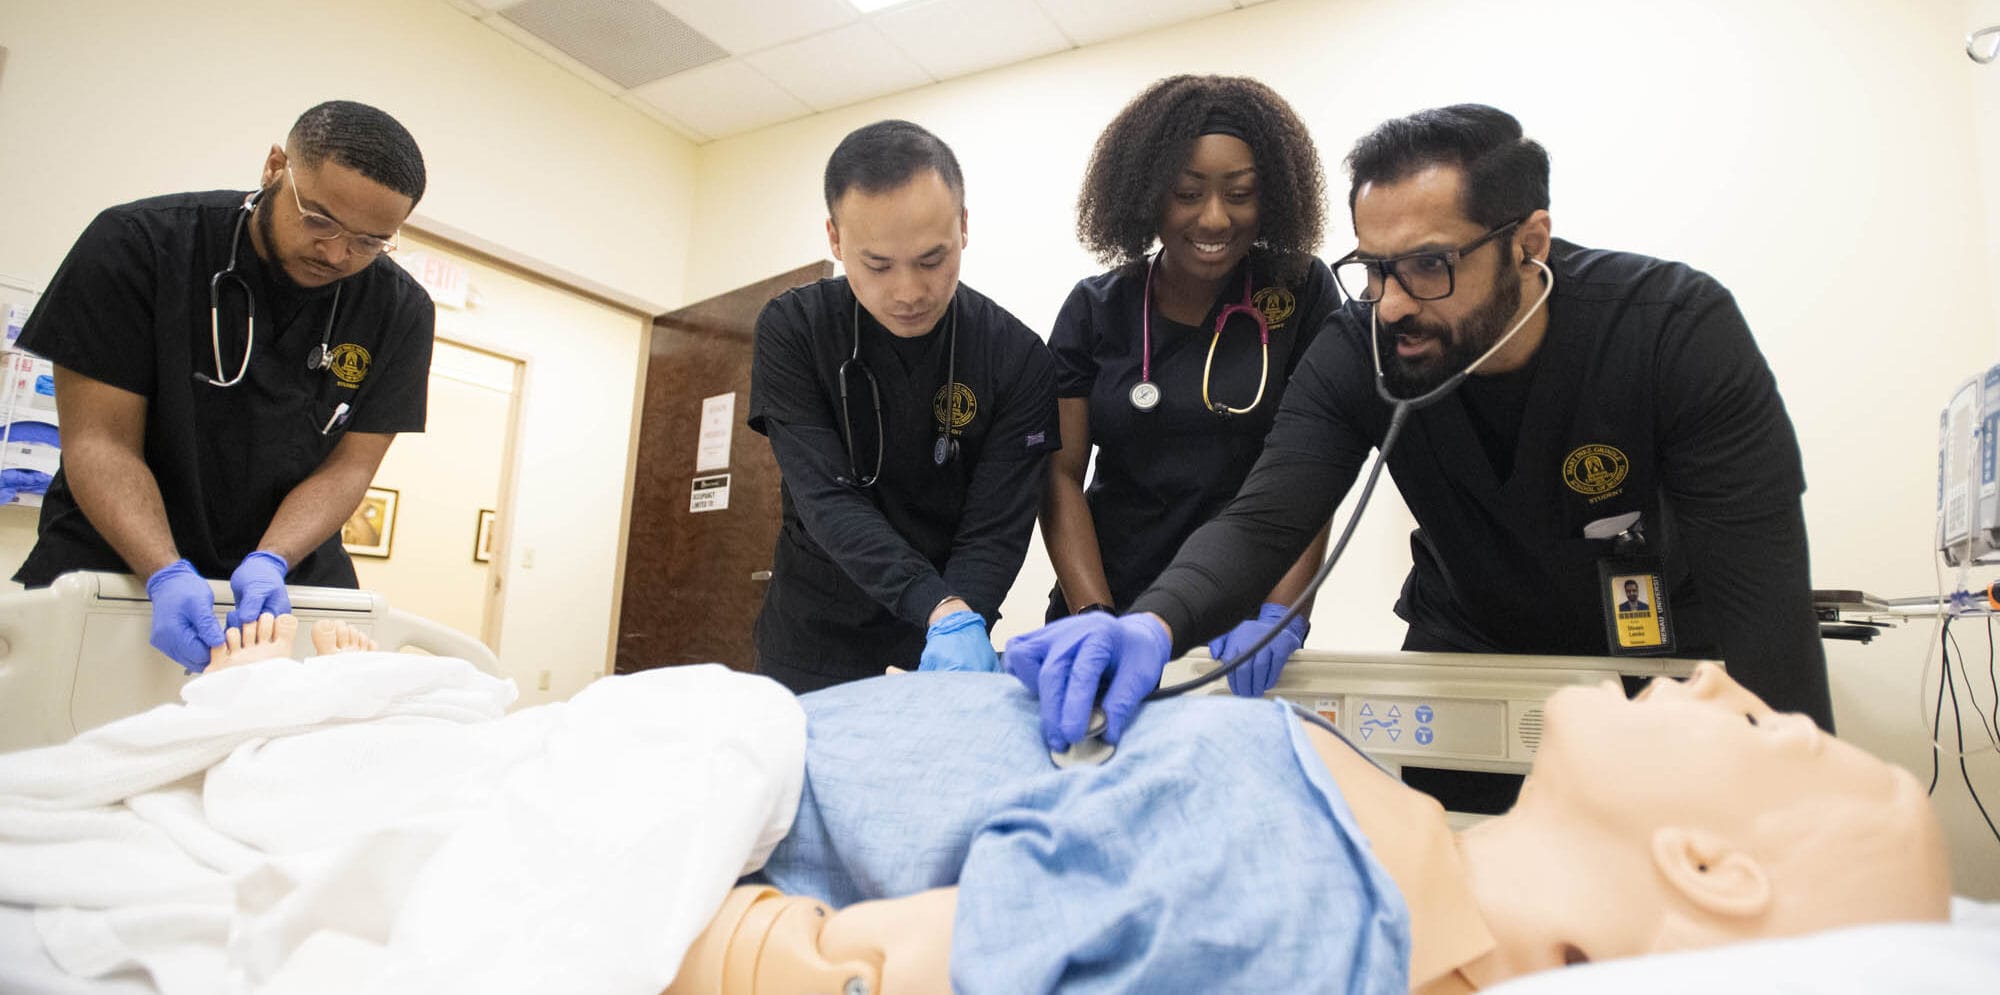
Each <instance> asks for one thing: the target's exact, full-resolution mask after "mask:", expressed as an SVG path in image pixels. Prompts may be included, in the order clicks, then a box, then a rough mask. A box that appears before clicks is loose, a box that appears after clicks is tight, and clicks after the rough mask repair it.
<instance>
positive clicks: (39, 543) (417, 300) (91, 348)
mask: <svg viewBox="0 0 2000 995" xmlns="http://www.w3.org/2000/svg"><path fill="white" fill-rule="evenodd" d="M424 179H425V177H424V160H423V154H422V153H421V152H420V151H419V150H418V148H417V143H416V140H415V139H414V138H412V137H411V136H410V133H409V131H408V130H406V129H405V128H404V127H403V126H402V125H401V124H399V123H397V122H396V120H395V119H394V118H392V117H390V116H389V115H388V114H385V113H383V112H382V111H380V110H377V109H375V108H373V107H369V106H366V105H363V104H357V103H352V102H349V101H330V102H328V103H323V104H320V105H319V106H316V107H314V108H312V109H311V110H308V111H306V112H305V113H304V114H303V115H301V116H300V117H299V119H298V121H297V123H295V124H294V125H293V126H292V130H291V133H290V134H289V135H288V136H287V138H286V140H285V142H284V144H283V145H273V146H271V150H270V152H269V153H267V154H266V155H265V157H264V162H263V169H262V175H261V177H260V180H259V185H258V189H257V190H255V191H248V192H246V191H241V190H217V191H210V192H204V193H183V194H171V195H168V196H163V197H152V198H148V199H145V200H139V201H134V202H132V203H129V204H121V205H119V206H117V207H112V208H108V209H106V210H105V211H103V212H102V213H100V214H99V215H98V216H97V218H96V220H94V221H92V222H91V223H90V225H89V226H88V227H87V228H85V229H84V231H83V234H82V235H81V236H79V237H78V239H77V241H76V244H75V245H74V246H73V247H72V248H71V249H70V252H69V255H68V256H67V257H66V258H65V259H64V260H63V262H62V265H61V267H60V268H58V269H57V271H56V274H55V277H54V278H53V279H52V280H51V281H50V282H49V285H48V289H47V291H46V292H45V293H44V294H43V295H42V297H41V299H40V301H38V302H37V304H36V306H35V309H34V311H33V313H32V314H31V315H30V317H29V319H28V321H27V323H26V325H25V326H24V327H23V329H22V331H21V338H20V347H21V348H22V349H24V350H27V351H29V352H32V353H34V354H36V355H39V356H42V357H44V358H47V359H48V360H50V361H51V362H53V364H54V365H55V376H54V385H53V387H54V391H55V403H56V412H57V417H58V419H59V420H60V421H61V443H62V463H61V467H60V468H59V469H58V470H57V471H56V473H55V476H54V478H53V480H51V481H50V482H49V485H48V493H47V496H46V498H45V500H44V501H43V504H42V513H41V521H40V525H39V528H38V534H37V539H36V543H35V548H34V549H33V550H32V551H31V552H30V553H29V554H28V558H27V560H26V562H24V563H23V564H22V565H21V568H20V570H19V571H18V572H16V573H15V575H14V579H15V580H16V581H18V582H20V583H22V584H25V585H27V586H28V587H31V588H32V587H44V586H47V585H49V584H51V583H53V582H54V581H55V579H56V578H57V577H58V576H60V575H62V574H65V573H69V572H71V571H76V570H106V571H117V572H123V571H127V570H130V571H131V572H133V573H135V574H137V575H138V576H140V577H145V578H148V579H147V583H146V589H147V592H148V594H149V595H150V596H151V598H152V602H153V622H152V625H153V636H152V643H153V646H154V647H156V648H157V649H159V650H160V651H161V652H162V653H164V654H165V655H166V656H167V657H169V658H170V659H172V660H173V661H174V662H176V663H179V664H181V665H182V666H184V667H187V668H189V669H191V670H199V669H201V668H202V667H203V666H205V665H206V663H207V661H208V659H209V650H210V648H211V647H215V646H219V645H221V644H222V642H223V634H222V626H221V625H220V624H218V622H217V620H216V617H215V599H214V596H213V594H212V593H211V591H210V588H209V585H208V582H207V581H206V580H204V579H203V578H205V577H215V578H222V577H227V578H229V583H230V587H231V589H232V591H233V593H234V595H235V601H236V607H235V609H234V610H233V611H231V612H230V613H229V623H230V624H231V625H234V624H237V620H238V618H239V617H241V618H243V619H248V620H253V621H254V620H255V619H256V618H257V616H258V615H260V614H262V613H267V612H268V613H271V614H276V615H282V614H285V613H287V612H289V611H290V608H291V603H290V599H289V597H288V596H287V594H286V589H285V585H286V583H287V582H290V583H296V584H308V585H317V586H327V587H355V586H356V578H355V574H354V565H353V563H352V562H351V561H349V559H348V557H347V553H346V552H345V551H344V550H343V549H342V548H341V546H340V536H339V532H340V525H341V523H342V522H344V521H345V520H346V519H347V518H348V516H349V515H350V514H352V513H353V511H354V509H355V508H356V507H357V506H358V505H359V504H360V503H361V498H362V495H363V493H364V492H365V491H366V489H367V487H368V483H369V481H370V480H371V479H372V478H373V477H374V475H375V469H376V467H377V466H379V465H380V464H381V462H382V457H383V454H385V453H386V452H388V449H389V443H390V442H391V441H392V440H394V438H395V437H396V434H397V433H399V432H420V431H422V430H423V427H424V412H425V404H426V392H427V385H428V383H429V376H430V357H431V335H432V326H433V322H434V319H435V313H434V310H433V308H432V305H431V301H430V298H429V297H428V296H427V295H426V294H425V292H424V290H423V288H422V287H420V286H419V285H418V284H417V282H416V280H414V279H413V278H411V277H410V276H409V275H408V274H407V273H405V272H404V271H403V269H402V267H400V266H397V265H395V264H394V263H392V262H390V261H389V260H388V258H387V254H388V253H389V252H390V251H391V250H393V249H394V248H395V238H396V232H397V230H398V229H399V228H401V227H402V225H403V222H404V221H405V220H406V219H407V218H408V217H409V216H410V211H411V210H412V209H414V208H415V207H416V204H417V201H418V200H419V199H420V198H421V197H422V196H423V192H424Z"/></svg>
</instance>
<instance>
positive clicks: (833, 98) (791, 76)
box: [744, 22, 931, 111]
mask: <svg viewBox="0 0 2000 995" xmlns="http://www.w3.org/2000/svg"><path fill="white" fill-rule="evenodd" d="M744 58H745V59H746V60H747V61H748V62H749V63H750V64H751V65H752V66H755V67H757V71H758V72H761V73H763V74H764V75H765V76H767V77H769V78H770V79H771V80H773V81H775V82H776V83H777V84H778V85H779V86H782V87H784V88H785V89H787V90H789V91H791V92H792V93H794V94H797V95H798V97H799V99H801V100H803V101H805V102H806V103H808V104H810V105H812V108H813V110H816V111H824V110H832V109H833V108H835V107H845V106H847V105H848V104H852V103H859V102H860V101H863V100H867V99H868V98H869V97H879V96H881V95H883V94H885V93H895V92H897V91H898V90H909V89H914V88H916V87H919V86H923V85H924V84H926V83H929V82H931V78H930V75H929V74H928V73H925V72H924V69H923V67H922V66H919V65H917V64H916V62H914V61H913V60H911V59H910V58H909V57H908V56H906V55H904V54H903V53H902V52H900V51H897V49H896V46H894V45H891V44H889V39H887V38H884V37H882V33H881V32H880V31H878V30H876V28H875V26H874V25H872V24H868V23H865V22H863V23H856V24H850V25H848V26H847V27H844V28H838V29H835V30H833V31H828V32H826V33H825V34H818V35H814V36H812V37H810V38H804V39H800V40H799V41H795V42H792V43H791V44H789V45H780V46H778V47H777V48H772V49H766V50H764V51H762V52H758V53H756V54H755V55H748V56H745V57H744Z"/></svg>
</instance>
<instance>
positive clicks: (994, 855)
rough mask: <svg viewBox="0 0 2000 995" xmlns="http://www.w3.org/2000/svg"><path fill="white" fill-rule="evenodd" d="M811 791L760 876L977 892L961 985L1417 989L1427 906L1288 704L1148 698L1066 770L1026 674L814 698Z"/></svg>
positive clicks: (957, 935)
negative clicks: (1402, 884)
mask: <svg viewBox="0 0 2000 995" xmlns="http://www.w3.org/2000/svg"><path fill="white" fill-rule="evenodd" d="M799 700H800V703H801V704H802V705H804V706H805V710H806V716H807V747H806V782H805V790H804V792H803V794H802V795H801V797H800V800H799V812H798V818H797V821H796V822H795V823H794V824H793V827H792V832H791V835H790V836H788V837H787V838H786V839H785V841H784V842H783V843H782V844H780V845H779V846H778V848H777V850H776V851H775V852H774V853H772V855H771V858H770V860H769V862H768V863H767V864H766V865H765V867H764V869H763V871H762V872H761V873H760V874H759V875H757V878H758V879H760V880H766V881H769V882H770V883H771V884H773V885H775V886H777V887H778V888H780V889H781V890H783V891H786V892H791V893H794V894H804V895H811V896H814V897H817V898H819V899H821V900H823V901H826V902H827V903H829V904H832V905H835V906H844V905H847V904H849V903H852V902H857V901H862V900H865V899H872V898H892V897H897V896H902V895H908V894H912V893H915V892H918V891H922V890H925V889H928V888H935V887H942V886H947V885H953V884H956V885H959V886H960V892H959V900H958V914H957V920H956V922H955V924H954V932H953V935H952V951H951V972H952V982H953V986H954V987H955V988H956V989H957V990H958V991H961V992H972V993H977V992H1003V993H1008V995H1018V993H1025V992H1042V991H1055V990H1061V991H1064V992H1138V991H1200V992H1308V991H1323V992H1357V993H1359V992H1394V993H1398V995H1401V993H1405V992H1407V991H1408V990H1409V980H1408V969H1409V914H1408V911H1407V910H1406V908H1405V907H1404V904H1403V899H1402V896H1401V894H1400V893H1398V891H1397V890H1396V886H1395V883H1394V882H1393V881H1392V880H1391V879H1390V878H1389V876H1388V874H1387V873H1386V872H1384V871H1383V869H1382V868H1381V866H1380V865H1379V864H1378V863H1377V862H1376V861H1375V859H1374V858H1373V857H1372V856H1371V855H1370V853H1369V848H1368V844H1367V842H1366V840H1365V839H1363V837H1362V836H1361V833H1360V830H1359V829H1358V828H1357V827H1356V825H1355V823H1354V819H1353V816H1352V814H1351V813H1350V812H1349V811H1348V809H1347V806H1346V803H1345V802H1343V801H1342V800H1341V796H1340V792H1339V789H1338V787H1337V786H1336V785H1335V784H1334V782H1333V779H1332V777H1331V776H1330V775H1328V773H1327V771H1326V768H1325V766H1324V764H1322V763H1321V762H1320V760H1319V759H1318V756H1317V755H1316V754H1315V753H1314V751H1313V749H1312V746H1311V744H1310V743H1309V742H1308V741H1307V739H1306V738H1305V734H1304V730H1303V728H1302V727H1301V725H1300V721H1299V719H1298V718H1297V717H1295V716H1294V715H1293V714H1292V713H1291V711H1290V710H1289V709H1288V708H1286V707H1285V706H1284V705H1282V704H1279V703H1277V702H1270V701H1246V700H1241V699H1235V698H1219V697H1216V698H1211V697H1200V698H1177V699H1172V700H1168V701H1161V702H1155V703H1152V704H1149V705H1147V706H1146V707H1145V709H1144V710H1143V711H1142V712H1141V714H1140V716H1139V718H1138V719H1137V720H1136V721H1135V722H1134V723H1133V725H1132V727H1131V729H1130V730H1129V731H1128V732H1127V733H1126V735H1125V739H1124V742H1123V743H1122V744H1120V746H1119V749H1118V754H1117V756H1115V757H1114V758H1112V760H1111V761H1110V762H1109V763H1107V764H1105V765H1104V766H1102V767H1092V768H1072V769H1069V770H1057V769H1056V768H1055V767H1054V766H1052V765H1051V764H1050V762H1049V755H1048V751H1047V748H1046V747H1044V746H1043V745H1042V742H1041V737H1040V733H1039V731H1038V729H1039V727H1038V725H1037V718H1036V710H1035V703H1034V700H1033V698H1032V697H1030V696H1029V695H1028V694H1027V692H1026V691H1025V689H1023V688H1022V687H1021V686H1020V684H1019V683H1017V682H1016V681H1015V680H1014V679H1012V678H1011V677H1007V676H1004V675H996V674H969V673H935V674H933V673H925V674H912V675H900V676H893V677H886V678H875V679H872V680H867V681H860V682H856V683H852V684H845V685H840V686H837V687H834V688H830V689H827V690H825V691H818V692H814V693H812V694H808V695H804V696H802V697H801V698H800V699H799Z"/></svg>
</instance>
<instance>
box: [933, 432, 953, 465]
mask: <svg viewBox="0 0 2000 995" xmlns="http://www.w3.org/2000/svg"><path fill="white" fill-rule="evenodd" d="M950 458H951V439H950V438H949V437H947V436H943V435H940V436H938V438H937V443H936V444H935V445H933V446H931V462H933V463H936V464H937V465H939V466H943V465H944V461H945V460H948V459H950Z"/></svg>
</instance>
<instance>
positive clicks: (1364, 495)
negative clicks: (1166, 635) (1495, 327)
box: [1145, 256, 1556, 701]
mask: <svg viewBox="0 0 2000 995" xmlns="http://www.w3.org/2000/svg"><path fill="white" fill-rule="evenodd" d="M1528 261H1529V262H1531V263H1534V264H1535V265H1536V266H1540V267H1541V268H1542V277H1543V286H1542V295H1541V296H1540V297H1537V298H1535V306H1534V307H1531V308H1529V309H1528V313H1526V314H1524V315H1522V316H1521V317H1520V319H1519V320H1517V321H1515V322H1514V327H1513V328H1510V329H1508V330H1507V334H1505V335H1502V336H1500V340H1499V341H1497V342H1495V343H1493V347H1492V348H1490V349H1488V350H1486V351H1485V352H1484V353H1481V354H1480V356H1479V358H1478V359H1475V360H1473V361H1472V362H1471V363H1470V364H1467V366H1466V367H1465V369H1463V370H1460V371H1458V372H1457V373H1455V374H1453V375H1452V376H1451V378H1450V379H1448V380H1446V381H1445V382H1444V383H1441V384H1439V385H1437V386H1436V387H1434V388H1432V389H1430V390H1428V391H1425V392H1424V393H1423V394H1420V395H1418V396H1416V397H1413V398H1407V399H1405V398H1399V397H1397V396H1395V395H1394V394H1391V393H1389V388H1388V385H1387V384H1386V383H1385V381H1384V378H1383V376H1382V350H1381V348H1380V346H1378V345H1377V343H1376V340H1377V338H1378V335H1377V326H1376V321H1375V307H1374V305H1372V304H1371V305H1369V307H1368V349H1369V351H1370V352H1373V353H1374V354H1375V392H1376V393H1377V394H1379V395H1381V397H1382V399H1383V400H1385V401H1387V402H1389V403H1390V404H1392V405H1394V406H1395V408H1394V410H1393V411H1391V412H1390V414H1389V428H1388V430H1387V431H1385V432H1383V433H1382V444H1381V445H1380V446H1377V447H1376V448H1375V465H1373V466H1371V467H1369V468H1368V482H1367V483H1366V484H1364V485H1362V488H1361V498H1360V500H1358V501H1356V502H1355V505H1354V512H1353V514H1350V515H1348V516H1347V527H1346V528H1343V529H1342V530H1341V532H1340V539H1339V541H1337V542H1335V543H1334V544H1333V550H1332V551H1331V552H1329V553H1327V554H1326V562H1325V563H1322V564H1320V568H1319V571H1318V572H1316V573H1314V574H1313V576H1312V580H1310V581H1308V582H1307V583H1306V587H1305V590H1304V591H1301V592H1300V593H1299V596H1298V597H1296V598H1293V599H1292V605H1291V607H1290V608H1289V609H1288V610H1287V611H1286V612H1285V614H1284V616H1283V617H1282V618H1280V619H1278V621H1277V622H1276V624H1274V625H1272V626H1271V628H1270V629H1269V631H1267V632H1265V633H1264V638H1262V639H1259V640H1257V642H1256V644H1255V645H1253V646H1251V647H1250V648H1249V649H1246V650H1244V651H1243V652H1242V653H1240V654H1238V655H1237V656H1236V657H1235V658H1234V659H1232V660H1229V661H1227V662H1225V663H1223V664H1222V666H1220V667H1217V668H1215V669H1214V670H1211V671H1209V672H1208V673H1206V674H1203V675H1201V676H1200V677H1196V678H1194V679H1193V680H1189V681H1183V682H1181V683H1179V684H1174V685H1170V686H1168V687H1163V688H1159V689H1157V690H1155V691H1154V692H1153V693H1152V694H1149V695H1147V696H1146V698H1145V700H1147V701H1155V700H1158V699H1160V698H1171V697H1174V696H1175V695H1179V694H1185V693H1187V692H1189V691H1192V690H1194V689H1195V688H1198V687H1201V686H1203V685H1206V684H1211V683H1214V682H1215V681H1218V680H1221V679H1222V678H1223V677H1226V676H1228V675H1229V674H1230V673H1231V672H1232V671H1234V670H1236V668H1238V667H1241V666H1243V665H1244V664H1245V663H1248V662H1250V661H1251V660H1252V659H1254V658H1255V657H1256V656H1257V654H1258V653H1260V652H1262V651H1263V649H1264V647H1266V646H1269V645H1270V644H1271V640H1273V639H1276V638H1278V633H1280V632H1283V631H1284V629H1285V626H1288V625H1290V624H1292V620H1293V619H1295V618H1298V617H1299V612H1300V611H1301V610H1302V609H1303V608H1304V607H1305V604H1306V603H1307V602H1308V601H1311V600H1312V597H1313V595H1314V594H1317V593H1318V592H1319V586H1320V585H1321V584H1322V583H1325V581H1326V578H1327V576H1328V575H1329V574H1331V573H1333V565H1334V564H1335V563H1338V562H1340V554H1341V553H1343V552H1346V550H1347V542H1348V540H1350V539H1352V538H1353V537H1354V529H1355V526H1357V525H1359V524H1361V513H1362V512H1364V511H1367V510H1368V499H1369V498H1370V497H1371V496H1372V495H1373V494H1374V493H1375V482H1376V481H1377V480H1379V479H1381V476H1382V465H1383V464H1384V463H1387V462H1388V461H1389V450H1391V449H1392V448H1394V447H1395V445H1396V437H1397V436H1398V435H1401V434H1402V431H1403V423H1404V422H1405V421H1407V420H1408V418H1409V415H1410V412H1412V411H1416V410H1419V409H1422V408H1427V407H1429V406H1431V405H1432V404H1435V403H1437V402H1438V401H1439V400H1440V399H1442V398H1443V397H1444V396H1445V395H1446V394H1449V393H1451V391H1452V390H1453V389H1454V388H1456V387H1457V386H1458V385H1459V384H1460V383H1463V382H1464V381H1465V378H1466V377H1469V376H1471V375H1472V371H1474V370H1476V369H1478V368H1479V364H1481V363H1484V362H1486V360H1487V359H1488V358H1490V357H1491V356H1492V355H1493V354H1494V353H1496V352H1499V351H1500V349H1501V347H1502V346H1505V345H1506V344H1507V343H1508V341H1509V340H1511V339H1513V337H1514V336H1515V334H1516V333H1518V332H1520V330H1521V329H1523V328H1525V327H1527V324H1528V319H1530V318H1533V317H1534V316H1535V312H1537V311H1540V310H1541V309H1542V305H1544V304H1546V303H1548V300H1549V295H1550V294H1552V293H1554V292H1555V289H1556V274H1555V271H1554V270H1551V269H1549V267H1548V264H1546V263H1544V262H1542V261H1541V260H1539V259H1536V258H1534V257H1533V256H1530V257H1528Z"/></svg>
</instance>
